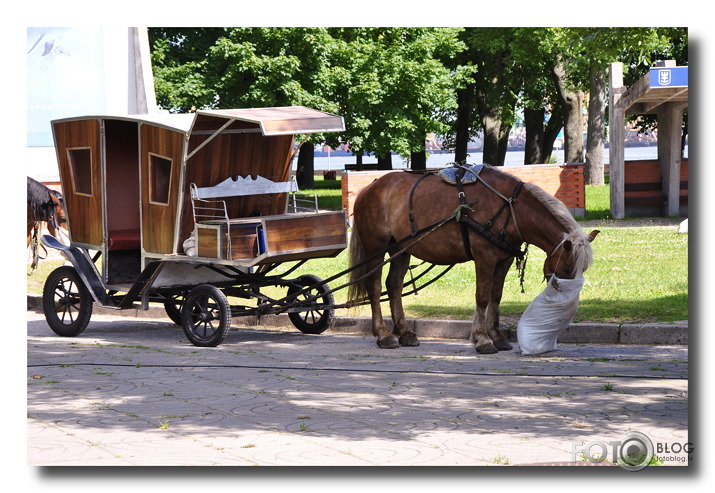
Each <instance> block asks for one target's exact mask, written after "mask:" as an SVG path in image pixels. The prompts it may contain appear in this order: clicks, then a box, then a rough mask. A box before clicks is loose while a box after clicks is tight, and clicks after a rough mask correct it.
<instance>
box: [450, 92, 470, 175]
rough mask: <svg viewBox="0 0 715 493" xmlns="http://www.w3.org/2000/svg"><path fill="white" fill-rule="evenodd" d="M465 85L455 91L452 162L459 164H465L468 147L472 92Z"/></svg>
mask: <svg viewBox="0 0 715 493" xmlns="http://www.w3.org/2000/svg"><path fill="white" fill-rule="evenodd" d="M473 90H474V88H473V87H472V86H471V85H467V87H466V88H465V89H459V90H458V91H457V132H456V135H455V143H454V146H455V148H454V161H455V162H457V163H460V164H463V163H466V162H467V146H468V145H469V115H470V110H471V108H472V91H473Z"/></svg>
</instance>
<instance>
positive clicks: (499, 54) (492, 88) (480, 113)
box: [444, 28, 520, 166]
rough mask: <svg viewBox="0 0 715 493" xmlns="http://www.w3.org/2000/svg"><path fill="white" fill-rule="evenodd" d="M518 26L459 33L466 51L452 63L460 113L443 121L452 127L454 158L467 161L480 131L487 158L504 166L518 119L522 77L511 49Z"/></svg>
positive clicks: (449, 135) (449, 138)
mask: <svg viewBox="0 0 715 493" xmlns="http://www.w3.org/2000/svg"><path fill="white" fill-rule="evenodd" d="M514 33H515V29H514V28H466V29H464V31H462V32H461V33H460V40H462V42H463V43H464V46H465V49H464V50H463V51H462V52H460V53H459V55H458V57H456V58H455V59H454V60H453V61H451V62H450V61H446V63H447V64H448V65H449V66H450V67H451V68H452V69H453V71H454V74H455V75H454V77H455V81H456V82H457V84H458V88H457V91H456V97H455V99H456V101H457V108H456V113H451V114H450V113H447V114H445V115H444V120H445V122H447V123H448V124H449V126H450V127H451V129H450V130H449V132H448V133H447V136H446V139H445V141H446V144H447V146H448V147H452V148H454V149H455V160H456V161H457V162H459V163H461V162H466V160H467V145H468V143H469V141H470V140H471V139H472V138H474V137H476V136H477V135H478V133H479V132H480V131H481V132H483V135H484V149H483V160H484V162H486V163H489V164H492V165H495V166H501V165H503V164H504V158H505V156H506V149H507V143H508V138H509V130H510V129H511V126H512V125H513V123H514V121H515V113H514V109H515V104H516V101H517V95H518V90H515V88H516V87H518V86H519V85H520V79H519V76H518V75H517V72H516V70H515V64H514V60H513V58H512V56H511V55H512V53H511V49H510V44H511V41H512V40H513V38H514Z"/></svg>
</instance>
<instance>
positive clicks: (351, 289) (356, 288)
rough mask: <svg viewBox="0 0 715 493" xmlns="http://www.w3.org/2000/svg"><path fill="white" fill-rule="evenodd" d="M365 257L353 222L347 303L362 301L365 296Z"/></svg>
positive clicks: (366, 269) (366, 270)
mask: <svg viewBox="0 0 715 493" xmlns="http://www.w3.org/2000/svg"><path fill="white" fill-rule="evenodd" d="M366 258H367V256H366V254H365V248H364V247H363V245H362V240H361V239H360V234H359V233H358V230H357V228H356V227H355V225H354V224H353V230H352V234H351V235H350V267H351V268H352V270H351V271H350V277H349V279H350V280H349V282H350V286H348V304H350V303H354V302H358V301H362V300H363V299H365V298H366V297H367V277H365V274H367V272H368V267H367V265H366V263H365V259H366Z"/></svg>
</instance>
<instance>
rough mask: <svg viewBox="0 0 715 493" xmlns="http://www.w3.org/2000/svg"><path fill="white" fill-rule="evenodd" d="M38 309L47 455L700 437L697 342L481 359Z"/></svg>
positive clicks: (404, 461) (32, 374)
mask: <svg viewBox="0 0 715 493" xmlns="http://www.w3.org/2000/svg"><path fill="white" fill-rule="evenodd" d="M27 320H28V322H27V331H28V332H27V333H28V343H27V351H28V355H27V362H28V369H27V370H28V372H27V377H28V387H27V389H28V390H27V393H28V395H27V407H28V409H27V414H28V450H27V453H28V463H29V464H31V465H241V466H243V465H246V466H250V465H284V466H289V465H294V466H310V465H345V466H347V465H390V466H407V465H409V466H437V465H463V466H469V465H471V466H475V465H478V466H494V465H527V464H554V463H559V464H568V465H571V464H579V465H588V464H591V462H584V461H583V455H584V454H583V453H582V450H583V448H584V446H585V445H586V444H589V443H596V446H595V448H594V449H592V450H591V453H593V454H594V455H597V454H596V452H597V451H598V447H599V446H600V444H601V443H605V444H609V442H612V441H614V440H620V441H623V437H624V436H625V435H624V434H626V433H627V432H631V433H632V432H639V433H643V434H645V436H647V437H648V439H649V440H650V441H651V442H652V443H653V444H658V443H660V444H671V445H672V444H685V443H687V442H688V441H689V436H688V347H687V346H686V345H682V344H681V345H661V346H653V345H635V344H570V343H566V344H560V346H559V350H558V351H556V352H553V353H548V354H545V355H541V356H535V357H527V356H522V355H521V354H520V352H519V351H518V348H516V349H515V350H513V351H509V352H501V353H499V354H497V355H488V356H483V355H477V354H476V352H475V351H474V349H473V347H472V346H471V344H470V343H469V342H468V341H465V340H462V339H439V338H427V337H424V336H423V339H422V344H421V345H420V346H419V347H416V348H400V349H395V350H381V349H378V348H377V346H376V345H375V342H374V340H373V338H372V337H371V336H368V335H365V334H363V333H347V332H341V331H332V330H331V331H328V332H326V333H324V334H322V335H317V336H308V335H304V334H301V333H300V332H298V331H297V330H295V329H282V328H278V327H273V328H268V327H263V326H259V327H245V326H240V325H237V324H236V322H234V325H235V327H234V330H232V331H231V332H230V333H229V335H228V337H227V338H226V341H225V342H224V343H223V344H222V345H221V346H219V347H218V348H211V349H202V348H197V347H194V346H192V345H191V344H190V343H189V342H188V341H187V339H186V338H185V336H184V334H183V331H182V330H181V328H179V327H177V326H175V325H173V324H171V322H168V321H166V320H163V319H143V318H133V317H120V316H112V315H103V314H95V315H93V317H92V321H91V322H90V324H89V326H88V328H87V329H86V330H85V332H84V333H83V334H81V335H80V336H79V337H76V338H60V337H57V336H56V335H55V334H54V333H53V332H52V331H51V330H50V329H49V327H48V326H47V324H46V322H45V320H44V317H43V315H42V314H41V313H36V312H33V311H29V310H28V312H27ZM343 330H347V329H345V328H344V329H343ZM686 330H687V328H686ZM696 445H697V444H696ZM606 447H607V448H608V450H609V454H611V448H612V447H611V445H606ZM669 450H671V451H672V447H671V448H670V449H669ZM696 453H697V450H696ZM687 456H688V454H687V453H685V452H683V451H681V452H680V453H670V454H669V455H668V456H667V457H663V459H665V464H666V465H686V464H687V458H688V457H687ZM574 457H575V460H576V462H574ZM611 459H612V457H611V456H610V455H609V457H608V460H607V461H606V462H604V463H611V462H612V461H611ZM694 460H697V457H694ZM614 469H615V470H620V468H614ZM621 472H623V471H621Z"/></svg>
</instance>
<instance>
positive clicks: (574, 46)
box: [554, 27, 670, 185]
mask: <svg viewBox="0 0 715 493" xmlns="http://www.w3.org/2000/svg"><path fill="white" fill-rule="evenodd" d="M669 31H670V29H663V28H640V27H638V28H560V29H558V30H554V34H555V44H554V46H555V50H554V51H555V53H557V57H558V58H557V59H558V60H563V61H565V62H566V66H564V68H563V73H564V76H565V77H564V79H563V84H564V86H565V87H571V88H572V91H573V92H574V93H578V94H580V93H581V92H585V91H588V94H589V99H588V123H587V141H586V155H585V158H586V159H585V161H586V163H585V175H586V183H587V184H591V185H602V184H603V183H604V176H603V175H604V163H603V148H604V142H605V122H606V117H605V110H606V105H605V101H606V70H607V67H608V64H609V63H611V62H613V61H616V60H618V61H622V62H624V63H625V65H626V66H628V67H630V68H631V69H632V70H633V69H636V71H638V72H640V70H637V69H638V68H639V67H642V68H647V67H649V66H650V65H651V60H652V59H653V58H652V53H653V52H654V50H662V49H664V48H667V46H668V40H667V36H665V33H666V32H669ZM571 112H572V113H573V114H574V116H573V117H572V119H573V120H575V119H576V118H577V117H576V116H575V113H576V109H575V108H572V110H571ZM578 112H579V114H580V113H581V110H580V108H579V110H578ZM572 132H574V133H577V130H576V128H575V125H574V127H573V129H572V130H571V131H569V129H568V128H567V129H565V135H566V137H567V140H568V138H569V135H571V133H572ZM578 138H579V137H578V136H575V135H574V136H573V140H577V139H578ZM567 152H568V151H567ZM576 157H577V156H576V155H575V154H574V155H572V156H571V159H574V158H576ZM567 162H568V160H567Z"/></svg>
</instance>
